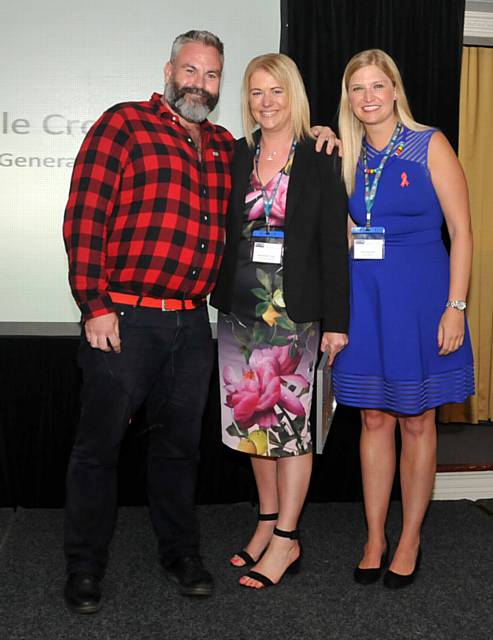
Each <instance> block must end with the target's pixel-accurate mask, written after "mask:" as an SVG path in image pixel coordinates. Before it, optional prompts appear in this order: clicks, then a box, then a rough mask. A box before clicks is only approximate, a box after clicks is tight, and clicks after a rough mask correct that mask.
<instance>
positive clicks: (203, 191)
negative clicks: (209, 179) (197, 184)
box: [202, 187, 207, 196]
mask: <svg viewBox="0 0 493 640" xmlns="http://www.w3.org/2000/svg"><path fill="white" fill-rule="evenodd" d="M202 195H204V196H206V195H207V188H206V187H202Z"/></svg>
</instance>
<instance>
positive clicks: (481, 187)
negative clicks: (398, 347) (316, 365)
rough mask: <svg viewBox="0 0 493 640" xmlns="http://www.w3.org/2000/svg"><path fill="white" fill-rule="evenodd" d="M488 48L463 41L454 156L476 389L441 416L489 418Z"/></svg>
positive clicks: (492, 196) (491, 86) (492, 217)
mask: <svg viewBox="0 0 493 640" xmlns="http://www.w3.org/2000/svg"><path fill="white" fill-rule="evenodd" d="M492 154H493V49H490V48H488V49H487V48H482V47H464V49H463V57H462V72H461V87H460V116H459V159H460V161H461V163H462V166H463V167H464V171H465V173H466V176H467V182H468V185H469V196H470V201H471V216H472V226H473V233H474V257H473V267H472V278H471V287H470V289H469V296H468V306H467V317H468V322H469V328H470V330H471V337H472V342H473V349H474V362H475V374H476V395H475V396H474V397H472V398H469V399H468V400H466V402H464V403H463V404H455V405H453V404H450V405H445V406H444V407H442V408H441V410H440V421H442V422H469V423H477V422H478V421H480V420H491V419H493V160H492V157H493V156H492Z"/></svg>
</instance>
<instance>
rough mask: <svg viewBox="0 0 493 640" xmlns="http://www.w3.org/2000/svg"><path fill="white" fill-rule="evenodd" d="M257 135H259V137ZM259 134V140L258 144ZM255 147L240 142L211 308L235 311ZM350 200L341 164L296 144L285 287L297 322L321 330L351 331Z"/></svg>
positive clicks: (286, 235) (312, 145)
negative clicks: (319, 325) (318, 324)
mask: <svg viewBox="0 0 493 640" xmlns="http://www.w3.org/2000/svg"><path fill="white" fill-rule="evenodd" d="M257 136H258V133H257ZM257 136H256V140H257ZM254 153H255V149H251V148H249V147H248V145H247V143H246V140H245V138H242V139H241V140H238V141H237V142H236V146H235V152H234V157H233V163H232V168H231V172H232V179H233V186H232V192H231V197H230V201H229V208H228V217H227V222H226V246H225V251H224V257H223V261H222V264H221V268H220V271H219V276H218V280H217V284H216V288H215V289H214V291H213V293H212V295H211V300H210V304H211V305H212V306H213V307H216V308H217V309H219V310H220V311H223V312H224V313H229V311H230V310H231V300H232V296H233V289H234V284H235V275H236V265H237V259H238V245H239V242H240V237H241V229H242V225H243V218H244V211H245V194H246V191H247V188H248V181H249V177H250V173H251V171H252V167H253V156H254ZM346 220H347V198H346V192H345V189H344V185H343V183H342V181H341V178H340V161H339V158H337V157H336V154H335V153H333V154H332V156H327V154H326V153H325V151H322V152H321V153H317V152H316V151H315V143H314V141H313V140H306V141H304V142H300V143H298V144H297V146H296V152H295V155H294V160H293V166H292V168H291V174H290V178H289V187H288V193H287V200H286V219H285V227H284V258H283V289H284V301H285V303H286V311H287V313H288V316H289V317H290V318H291V320H293V321H294V322H309V321H315V320H321V323H322V331H336V332H339V333H347V331H348V322H349V278H348V247H347V233H346V229H347V223H346Z"/></svg>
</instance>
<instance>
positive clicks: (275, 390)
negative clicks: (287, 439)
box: [223, 345, 308, 429]
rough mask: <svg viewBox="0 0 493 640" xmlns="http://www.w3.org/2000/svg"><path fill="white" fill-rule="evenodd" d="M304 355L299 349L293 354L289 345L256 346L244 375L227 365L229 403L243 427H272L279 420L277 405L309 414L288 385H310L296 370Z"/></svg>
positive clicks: (224, 373) (224, 376) (226, 386)
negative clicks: (237, 375) (239, 375)
mask: <svg viewBox="0 0 493 640" xmlns="http://www.w3.org/2000/svg"><path fill="white" fill-rule="evenodd" d="M301 357H302V354H301V352H299V351H296V354H295V355H294V356H293V357H291V355H290V353H289V345H287V346H283V347H272V348H270V349H255V350H254V351H253V353H252V355H251V357H250V362H249V366H248V367H247V368H245V369H244V370H243V374H242V377H241V379H238V378H237V377H236V376H235V373H234V371H233V369H232V367H230V366H227V367H225V368H224V370H223V380H224V385H225V388H226V391H227V392H228V393H227V396H226V405H227V406H228V407H230V408H232V409H233V416H234V419H235V421H236V422H237V423H238V424H239V425H240V426H241V427H242V428H244V429H246V428H248V427H251V426H252V425H254V424H258V425H259V426H260V427H263V428H268V427H271V426H272V425H275V424H278V423H279V420H278V417H277V415H276V412H275V411H274V408H275V407H276V405H277V406H278V407H279V408H280V409H283V410H287V411H289V412H290V413H292V414H293V415H296V416H304V415H305V408H304V407H303V405H302V403H301V402H300V400H299V398H297V397H296V395H295V394H294V393H293V391H291V389H289V388H288V386H287V384H294V385H295V386H301V387H305V386H308V382H307V380H306V378H304V377H303V376H301V375H295V374H294V371H295V370H296V367H297V366H298V364H299V362H300V360H301Z"/></svg>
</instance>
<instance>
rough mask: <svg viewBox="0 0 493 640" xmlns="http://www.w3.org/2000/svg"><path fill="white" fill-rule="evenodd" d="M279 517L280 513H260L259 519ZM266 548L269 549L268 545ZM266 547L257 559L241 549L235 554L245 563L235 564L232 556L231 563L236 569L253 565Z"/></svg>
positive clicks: (265, 519)
mask: <svg viewBox="0 0 493 640" xmlns="http://www.w3.org/2000/svg"><path fill="white" fill-rule="evenodd" d="M278 517H279V514H278V513H259V514H258V518H257V520H258V521H267V520H269V521H273V520H277V518H278ZM265 549H267V546H266V547H265ZM265 549H264V550H263V551H262V553H261V554H260V555H259V557H258V558H257V559H256V560H255V559H254V558H252V556H251V555H250V554H249V553H248V551H247V550H246V549H241V551H237V552H236V553H235V554H234V555H235V556H238V557H239V558H241V559H242V560H243V562H244V563H245V564H234V563H233V562H231V560H232V559H233V558H231V560H230V565H231V566H232V567H235V568H236V569H243V568H244V567H251V566H253V565H254V564H256V563H257V562H258V561H259V560H260V558H261V557H262V556H263V555H264V552H265ZM233 557H234V556H233Z"/></svg>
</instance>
